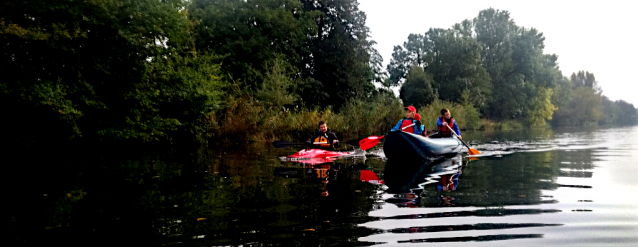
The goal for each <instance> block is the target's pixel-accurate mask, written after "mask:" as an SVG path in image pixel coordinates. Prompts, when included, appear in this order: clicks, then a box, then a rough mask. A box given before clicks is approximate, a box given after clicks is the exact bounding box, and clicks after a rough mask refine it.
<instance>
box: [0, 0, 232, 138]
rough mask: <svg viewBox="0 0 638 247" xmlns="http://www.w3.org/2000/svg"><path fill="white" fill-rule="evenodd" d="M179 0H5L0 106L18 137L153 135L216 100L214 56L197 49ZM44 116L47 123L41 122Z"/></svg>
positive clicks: (195, 117) (193, 130)
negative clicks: (104, 0) (3, 77)
mask: <svg viewBox="0 0 638 247" xmlns="http://www.w3.org/2000/svg"><path fill="white" fill-rule="evenodd" d="M184 7H185V6H184V5H183V3H182V2H181V1H161V2H160V1H152V0H141V1H132V0H118V1H106V2H95V1H71V0H62V1H55V2H49V1H29V2H20V1H5V2H3V3H2V6H1V7H0V16H2V17H3V19H2V21H1V24H0V36H2V39H3V40H4V41H6V42H3V44H2V45H1V48H0V49H1V50H2V53H0V54H1V55H0V56H1V57H0V61H2V62H1V63H2V64H1V66H0V73H2V74H3V75H5V76H6V77H5V78H6V79H3V80H2V81H0V94H1V96H0V105H2V106H0V107H2V110H3V112H5V114H9V115H11V116H19V117H15V119H14V121H11V122H9V123H4V124H5V125H8V126H4V127H6V128H10V129H12V130H14V131H15V132H16V133H20V135H21V136H20V138H18V139H19V140H20V141H22V142H25V143H36V142H37V141H38V140H52V141H55V140H63V139H74V138H79V137H88V138H96V139H103V138H105V139H135V140H142V141H151V140H158V139H160V138H161V139H167V138H170V136H171V133H175V132H181V133H189V136H191V137H193V136H198V135H201V134H203V133H202V132H201V131H205V130H203V129H201V128H198V127H196V125H197V124H196V122H198V121H203V120H202V119H205V118H206V114H208V113H210V112H211V111H213V110H214V109H217V107H219V106H220V105H221V103H220V101H221V97H222V96H223V93H222V92H221V88H222V87H223V81H222V79H221V77H220V76H219V70H218V67H217V63H218V62H217V58H216V56H215V55H213V54H210V53H201V54H200V53H197V51H196V50H195V49H194V48H195V47H194V46H193V39H192V35H191V34H192V30H193V26H192V23H191V21H190V20H189V19H188V18H187V17H186V15H185V12H184V11H181V10H182V9H183V8H184ZM43 123H46V124H43Z"/></svg>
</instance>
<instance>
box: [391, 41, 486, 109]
mask: <svg viewBox="0 0 638 247" xmlns="http://www.w3.org/2000/svg"><path fill="white" fill-rule="evenodd" d="M480 52H481V46H480V44H479V43H478V42H476V40H475V39H474V38H472V37H468V36H464V35H463V33H462V32H460V31H458V30H453V29H447V30H445V29H430V30H429V31H428V32H426V33H425V35H416V34H410V36H408V41H407V42H405V43H404V44H403V47H400V46H396V47H395V51H394V53H393V57H392V60H391V62H390V64H389V65H388V71H389V73H390V77H389V79H390V83H389V84H391V85H399V84H400V83H401V82H402V81H403V80H404V79H405V78H406V77H407V76H408V70H407V68H411V66H420V67H422V68H423V69H425V70H426V71H427V72H428V73H429V74H430V75H432V77H433V83H432V86H433V88H434V90H435V91H437V92H438V94H439V97H440V99H442V100H446V101H451V102H457V103H460V101H461V95H462V93H463V91H465V90H471V91H472V92H473V93H472V97H471V101H472V103H473V104H475V105H476V106H478V107H484V106H486V104H487V100H488V99H489V95H490V92H491V85H490V82H489V75H488V74H487V73H486V71H485V69H484V68H483V67H481V66H480V63H481V59H480Z"/></svg>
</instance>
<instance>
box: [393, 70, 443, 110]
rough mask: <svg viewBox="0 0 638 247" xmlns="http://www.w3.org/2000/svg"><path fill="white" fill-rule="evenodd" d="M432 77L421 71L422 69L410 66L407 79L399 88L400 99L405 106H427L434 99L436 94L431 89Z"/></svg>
mask: <svg viewBox="0 0 638 247" xmlns="http://www.w3.org/2000/svg"><path fill="white" fill-rule="evenodd" d="M433 81H434V80H433V79H432V76H431V75H429V74H428V73H426V72H425V71H423V68H421V67H418V66H412V67H411V68H410V72H409V73H408V76H407V79H406V81H405V83H404V84H403V86H401V91H400V98H401V100H403V103H404V104H405V105H427V104H430V103H432V101H434V99H436V98H437V97H436V93H435V92H434V90H433V89H432V83H433Z"/></svg>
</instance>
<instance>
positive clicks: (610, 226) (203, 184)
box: [4, 126, 638, 247]
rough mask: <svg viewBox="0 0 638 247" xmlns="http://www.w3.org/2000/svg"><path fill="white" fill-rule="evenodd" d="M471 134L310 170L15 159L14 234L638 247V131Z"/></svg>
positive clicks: (209, 241) (219, 162) (240, 161)
mask: <svg viewBox="0 0 638 247" xmlns="http://www.w3.org/2000/svg"><path fill="white" fill-rule="evenodd" d="M463 137H464V140H466V141H469V144H470V145H471V146H472V147H473V148H476V149H478V150H479V151H481V155H478V156H477V157H471V158H470V157H467V156H466V155H462V156H457V157H453V158H446V159H439V160H434V161H429V162H415V161H407V160H402V161H399V160H386V159H385V158H384V156H383V153H382V151H381V150H380V149H378V148H377V149H376V150H369V151H368V152H367V153H360V152H357V153H355V154H354V155H352V156H349V157H346V158H343V159H337V160H335V161H333V162H329V163H324V164H318V165H311V164H308V163H300V162H299V161H288V160H285V159H282V158H281V157H283V156H285V155H288V154H291V153H294V152H295V151H297V149H294V148H286V149H275V148H273V147H271V145H270V144H269V143H252V144H249V145H243V144H233V145H228V146H225V147H224V148H215V149H211V148H203V147H200V148H192V149H188V148H185V149H184V148H182V149H180V150H179V151H177V150H172V151H171V150H168V151H167V150H163V151H161V152H152V151H148V150H146V151H144V152H135V151H129V152H116V151H104V152H84V151H82V152H80V151H74V150H70V151H68V152H63V153H60V151H59V150H57V151H55V152H54V151H48V152H47V151H35V150H28V151H25V152H24V153H23V154H20V155H19V158H18V159H12V160H10V161H9V160H7V161H9V162H7V163H5V165H7V167H13V168H10V169H9V168H6V171H7V174H6V179H5V182H8V184H7V185H6V187H5V188H7V192H6V193H5V196H6V197H5V200H4V202H5V203H6V204H8V205H9V209H8V211H9V216H10V223H9V226H10V227H9V230H8V233H9V236H11V240H12V241H11V242H12V243H14V244H15V245H25V244H26V245H38V244H47V245H51V244H58V243H59V244H64V245H67V246H68V245H83V246H86V245H135V246H141V245H147V246H165V245H166V246H168V245H170V246H273V245H285V246H403V245H411V246H414V245H418V244H426V243H427V245H428V246H449V244H452V243H463V244H468V245H471V246H512V245H516V246H519V247H521V246H636V245H638V198H636V196H635V195H636V194H637V192H638V178H637V176H638V127H636V126H634V127H622V128H606V129H588V130H583V129H558V130H551V129H534V130H517V131H502V132H478V131H476V132H467V133H464V135H463ZM94 149H97V148H94ZM362 174H364V175H362ZM365 176H371V177H368V178H370V179H372V180H369V179H364V180H366V181H361V180H362V178H363V177H365ZM377 177H378V178H377Z"/></svg>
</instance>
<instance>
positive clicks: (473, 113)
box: [418, 99, 481, 130]
mask: <svg viewBox="0 0 638 247" xmlns="http://www.w3.org/2000/svg"><path fill="white" fill-rule="evenodd" d="M443 108H446V109H448V110H450V112H451V113H452V117H453V118H454V119H455V120H456V123H457V124H458V125H459V128H460V129H462V130H465V129H479V128H480V127H481V121H480V118H479V117H480V116H479V112H478V110H477V109H476V108H474V107H473V106H472V105H470V104H457V103H453V102H448V101H442V100H439V99H436V100H434V102H432V104H429V105H427V106H421V110H420V111H418V112H419V114H421V122H422V123H423V124H424V125H425V127H426V128H428V129H429V130H436V129H437V128H438V127H437V126H436V120H437V119H438V118H439V117H440V116H441V109H443Z"/></svg>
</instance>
